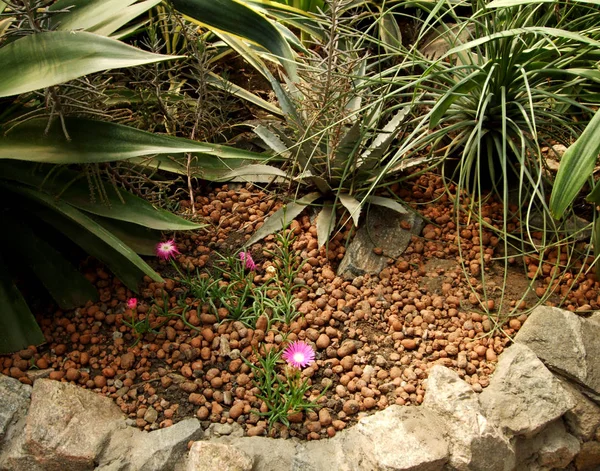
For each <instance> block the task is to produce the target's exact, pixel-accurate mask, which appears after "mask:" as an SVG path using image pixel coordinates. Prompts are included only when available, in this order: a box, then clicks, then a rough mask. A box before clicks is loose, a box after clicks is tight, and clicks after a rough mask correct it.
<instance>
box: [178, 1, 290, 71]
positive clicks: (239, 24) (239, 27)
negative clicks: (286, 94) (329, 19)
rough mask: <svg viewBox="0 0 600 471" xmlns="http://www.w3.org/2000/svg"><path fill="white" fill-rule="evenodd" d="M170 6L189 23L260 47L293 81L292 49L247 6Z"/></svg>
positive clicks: (189, 3)
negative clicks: (271, 55) (267, 52)
mask: <svg viewBox="0 0 600 471" xmlns="http://www.w3.org/2000/svg"><path fill="white" fill-rule="evenodd" d="M172 4H173V6H174V7H175V9H176V10H178V11H179V12H181V13H183V14H184V15H185V16H187V17H188V18H189V19H190V20H191V21H194V22H196V23H198V24H201V25H203V26H208V27H209V28H211V29H217V30H219V31H222V32H225V33H229V34H232V35H235V36H237V37H238V38H242V39H246V40H249V41H252V42H254V43H256V44H259V45H260V46H263V47H264V48H265V49H266V50H267V51H269V52H271V53H272V54H274V55H275V56H277V57H278V58H279V60H280V62H281V64H282V65H283V67H284V68H285V69H286V71H287V73H288V74H290V76H291V77H294V78H296V75H297V74H296V65H295V62H294V53H293V51H292V49H291V47H290V46H289V44H288V43H287V41H286V40H285V38H284V37H283V36H282V34H281V33H280V32H279V30H278V29H277V28H276V27H275V25H274V24H273V23H272V22H271V21H269V20H268V19H267V18H266V17H265V16H263V15H262V14H260V13H258V12H257V11H255V10H253V9H252V8H250V7H249V6H247V5H245V4H243V3H242V2H238V1H236V0H172Z"/></svg>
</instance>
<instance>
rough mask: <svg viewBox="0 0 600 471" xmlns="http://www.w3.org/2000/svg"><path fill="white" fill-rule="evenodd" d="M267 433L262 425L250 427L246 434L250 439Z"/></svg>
mask: <svg viewBox="0 0 600 471" xmlns="http://www.w3.org/2000/svg"><path fill="white" fill-rule="evenodd" d="M264 433H265V428H264V427H263V426H262V425H256V426H254V427H250V428H249V429H248V432H247V433H246V434H247V435H248V436H249V437H259V436H260V435H263V434H264Z"/></svg>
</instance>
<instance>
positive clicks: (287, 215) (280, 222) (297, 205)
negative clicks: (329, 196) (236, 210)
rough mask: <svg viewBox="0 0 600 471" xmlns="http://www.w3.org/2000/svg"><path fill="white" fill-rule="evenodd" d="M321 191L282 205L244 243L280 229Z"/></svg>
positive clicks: (254, 240) (253, 242)
mask: <svg viewBox="0 0 600 471" xmlns="http://www.w3.org/2000/svg"><path fill="white" fill-rule="evenodd" d="M321 196H322V195H321V193H318V192H314V193H309V194H308V195H306V196H304V197H302V198H300V199H299V200H297V201H294V202H292V203H288V204H286V205H284V206H283V207H282V208H281V209H278V210H277V211H275V212H274V213H273V214H272V215H271V216H269V217H268V218H267V220H266V221H265V223H264V224H263V225H262V226H260V229H258V230H257V231H256V232H255V233H254V234H253V235H252V237H250V239H249V240H248V242H246V245H247V246H248V245H252V244H255V243H256V242H258V241H259V240H261V239H264V238H265V237H267V236H268V235H269V234H273V233H274V232H277V231H280V230H281V229H283V228H284V227H285V226H286V224H289V223H290V222H292V221H293V220H294V219H295V218H296V216H298V214H300V213H301V212H302V211H304V210H305V209H306V207H307V206H308V205H310V204H311V203H313V202H314V201H315V200H316V199H318V198H320V197H321Z"/></svg>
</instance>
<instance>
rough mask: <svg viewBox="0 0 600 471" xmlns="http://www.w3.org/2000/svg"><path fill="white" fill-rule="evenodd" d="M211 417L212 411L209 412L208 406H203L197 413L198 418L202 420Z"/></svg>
mask: <svg viewBox="0 0 600 471" xmlns="http://www.w3.org/2000/svg"><path fill="white" fill-rule="evenodd" d="M209 415H210V411H209V410H208V407H206V406H202V407H200V408H199V409H198V410H197V411H196V417H198V418H199V419H200V420H206V419H208V416H209Z"/></svg>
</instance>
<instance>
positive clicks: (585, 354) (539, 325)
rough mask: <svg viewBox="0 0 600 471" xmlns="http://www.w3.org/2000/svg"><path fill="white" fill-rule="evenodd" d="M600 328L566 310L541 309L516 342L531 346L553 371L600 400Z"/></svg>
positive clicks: (535, 311)
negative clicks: (582, 387) (582, 386)
mask: <svg viewBox="0 0 600 471" xmlns="http://www.w3.org/2000/svg"><path fill="white" fill-rule="evenodd" d="M599 338H600V324H598V323H597V322H595V321H590V320H587V319H584V318H581V317H579V316H577V315H576V314H574V313H572V312H569V311H564V310H562V309H558V308H554V307H548V306H540V307H537V308H536V309H535V310H534V311H533V312H532V313H531V315H530V316H529V318H528V319H527V322H526V323H525V324H524V325H523V327H522V328H521V330H520V331H519V333H518V334H517V335H516V336H515V341H516V342H518V343H521V344H523V345H527V346H528V347H529V348H530V349H531V350H533V352H534V353H535V354H536V355H537V356H538V357H539V358H540V360H542V361H543V362H544V363H545V364H546V365H547V366H548V367H549V368H551V369H553V370H555V371H557V372H559V373H560V374H562V375H564V376H566V377H567V378H570V379H573V380H575V381H576V382H578V383H580V384H582V385H584V386H585V387H586V388H588V390H587V393H588V394H590V395H592V396H593V397H595V398H596V399H600V342H598V339H599Z"/></svg>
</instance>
